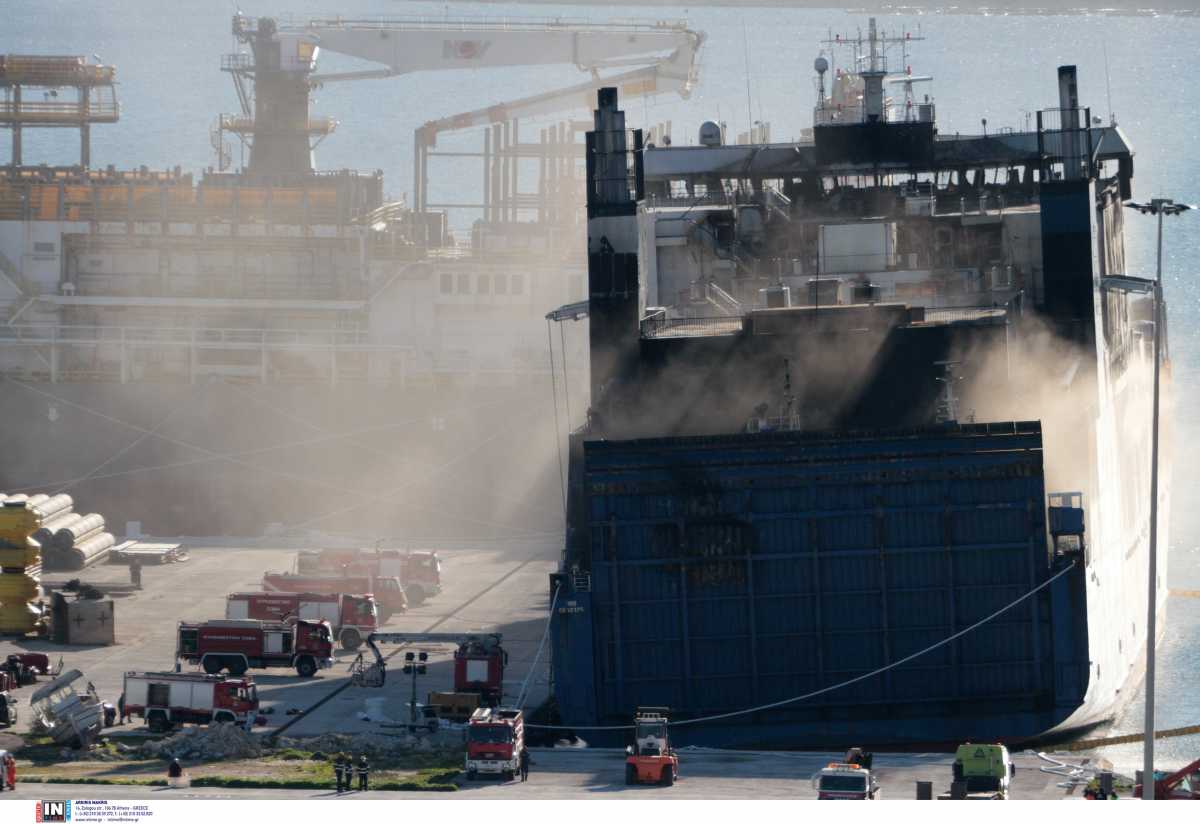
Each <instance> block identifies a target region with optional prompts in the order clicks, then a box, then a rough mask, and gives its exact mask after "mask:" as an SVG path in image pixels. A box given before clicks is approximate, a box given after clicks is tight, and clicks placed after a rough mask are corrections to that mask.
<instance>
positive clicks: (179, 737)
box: [142, 724, 262, 761]
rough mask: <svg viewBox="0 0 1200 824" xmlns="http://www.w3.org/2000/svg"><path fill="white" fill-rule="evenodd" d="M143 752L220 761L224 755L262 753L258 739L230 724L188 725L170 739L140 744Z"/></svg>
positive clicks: (225, 757) (171, 756)
mask: <svg viewBox="0 0 1200 824" xmlns="http://www.w3.org/2000/svg"><path fill="white" fill-rule="evenodd" d="M142 753H143V754H145V755H149V756H153V757H156V758H162V759H171V758H186V759H189V760H192V761H220V760H223V759H227V758H257V757H258V756H260V755H262V745H261V744H260V743H259V740H258V738H257V737H256V736H255V735H254V734H253V733H249V732H246V730H244V729H242V728H241V727H238V726H234V725H233V724H213V725H211V726H208V727H187V728H185V729H183V730H181V731H179V732H178V733H176V734H175V735H172V736H171V737H169V738H164V739H162V740H161V741H150V742H147V743H146V744H143V745H142Z"/></svg>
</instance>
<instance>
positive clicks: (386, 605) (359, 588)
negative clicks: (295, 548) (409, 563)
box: [262, 572, 408, 623]
mask: <svg viewBox="0 0 1200 824" xmlns="http://www.w3.org/2000/svg"><path fill="white" fill-rule="evenodd" d="M262 588H263V589H264V590H266V591H268V592H316V593H320V594H322V595H363V594H366V593H370V594H371V595H373V596H375V605H376V607H378V610H379V619H380V620H381V621H382V622H383V623H387V621H388V620H390V619H391V617H392V616H393V615H397V614H399V613H402V612H404V611H405V610H407V609H408V598H406V597H405V594H404V587H403V586H401V585H400V579H399V578H395V577H377V576H374V575H340V574H339V575H296V574H293V573H291V572H268V573H267V574H266V575H264V576H263V580H262Z"/></svg>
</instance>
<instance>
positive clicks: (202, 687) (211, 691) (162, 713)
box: [125, 672, 258, 732]
mask: <svg viewBox="0 0 1200 824" xmlns="http://www.w3.org/2000/svg"><path fill="white" fill-rule="evenodd" d="M125 711H126V712H128V713H129V715H130V716H134V717H138V718H144V719H145V720H146V723H147V724H148V725H149V726H150V729H151V730H152V731H153V732H166V731H167V730H169V729H171V728H172V727H174V726H176V725H178V724H240V725H241V726H243V727H246V728H249V727H250V726H252V725H253V724H254V722H255V720H256V719H257V718H258V688H257V687H255V685H254V679H252V678H249V677H243V676H235V677H232V678H225V677H222V676H220V675H205V674H204V673H200V672H127V673H125Z"/></svg>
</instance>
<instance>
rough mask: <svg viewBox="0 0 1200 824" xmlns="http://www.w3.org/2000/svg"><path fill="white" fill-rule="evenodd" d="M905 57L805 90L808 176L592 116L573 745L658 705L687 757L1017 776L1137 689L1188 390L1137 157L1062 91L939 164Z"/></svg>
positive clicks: (555, 622)
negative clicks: (1029, 746)
mask: <svg viewBox="0 0 1200 824" xmlns="http://www.w3.org/2000/svg"><path fill="white" fill-rule="evenodd" d="M887 44H888V39H887V38H885V37H884V36H882V35H880V34H878V33H877V32H876V30H875V26H874V22H873V21H872V25H871V28H870V33H869V36H868V37H866V38H865V39H860V40H858V41H857V42H856V43H855V44H854V45H855V47H856V50H857V51H858V52H859V53H858V54H856V56H855V62H854V63H853V64H850V66H851V68H850V70H849V71H848V72H847V73H845V74H841V73H839V74H838V76H837V77H836V79H835V83H834V86H835V87H836V86H837V85H838V84H841V85H842V86H843V87H845V88H844V89H843V91H844V92H846V93H844V94H842V96H841V98H840V99H838V100H835V99H834V97H833V96H832V95H830V94H827V93H826V91H825V87H826V82H825V81H826V76H825V75H826V73H827V72H828V71H829V69H830V65H829V61H828V59H826V58H824V57H822V58H819V59H818V60H817V62H816V64H815V66H814V68H815V69H816V72H817V78H816V80H817V83H816V84H815V85H817V86H818V96H817V103H816V106H815V109H814V123H813V130H812V131H813V133H812V142H811V143H788V144H762V145H724V144H723V142H722V140H721V135H720V130H719V128H717V127H716V126H714V125H712V124H706V126H705V127H703V128H702V131H701V135H700V143H701V145H699V146H690V147H660V146H650V145H643V143H644V141H643V137H642V135H641V134H640V133H639V132H636V131H629V130H627V129H626V127H625V121H624V114H623V112H622V111H621V110H620V108H619V105H618V100H617V92H616V90H608V91H606V92H601V94H600V97H599V107H598V109H597V110H596V111H595V122H594V128H593V130H592V131H591V132H590V133H589V134H588V143H587V147H588V191H587V195H588V263H589V269H588V291H589V311H590V320H591V323H590V359H591V388H592V406H591V410H590V415H589V418H588V421H587V423H586V425H585V426H583V427H582V428H581V429H579V430H577V431H576V432H575V433H573V435H572V438H571V442H570V472H569V481H568V489H569V515H568V528H567V533H566V542H565V551H564V557H563V562H562V565H561V569H560V570H559V571H558V572H557V573H556V574H554V575H553V576H552V577H551V582H550V584H551V589H550V597H551V599H552V604H553V606H552V624H551V626H552V635H551V638H552V651H553V685H554V695H555V699H556V701H555V703H556V710H557V713H558V716H559V719H560V723H561V724H562V725H564V726H566V727H570V728H572V729H574V730H575V731H576V732H577V733H578V734H579V735H580V736H582V737H584V738H586V739H589V740H594V741H600V740H602V739H603V738H604V737H605V736H615V735H617V734H618V733H617V732H615V731H614V730H616V729H617V728H619V727H620V726H621V725H628V724H629V723H630V719H631V718H632V717H633V713H634V711H635V709H636V708H637V707H638V706H644V705H655V706H666V707H670V708H671V710H672V719H673V722H674V723H678V724H679V726H678V728H677V731H676V738H677V740H679V741H681V742H684V743H693V744H707V745H718V746H740V747H821V746H845V745H846V744H847V742H851V743H860V742H869V743H872V744H876V745H879V744H897V745H903V744H932V743H936V742H961V741H964V740H980V739H986V740H1004V741H1019V740H1028V739H1032V738H1036V737H1039V736H1046V735H1055V734H1065V733H1068V732H1070V731H1072V730H1077V729H1080V728H1084V727H1087V726H1089V725H1093V724H1096V723H1098V722H1101V721H1103V720H1105V719H1108V718H1110V717H1112V715H1113V714H1114V713H1115V712H1116V711H1117V710H1118V709H1119V708H1120V707H1121V706H1122V702H1123V701H1124V700H1125V699H1127V698H1128V697H1129V695H1130V693H1131V691H1132V690H1133V689H1135V688H1136V686H1137V683H1138V681H1139V679H1140V678H1141V675H1142V654H1143V652H1144V649H1145V645H1146V640H1147V639H1146V624H1145V616H1146V614H1147V606H1148V605H1147V602H1146V599H1147V584H1146V569H1147V562H1148V542H1149V521H1150V517H1151V516H1150V513H1151V507H1150V500H1149V498H1150V493H1149V489H1150V458H1149V456H1150V448H1149V447H1150V436H1151V433H1150V429H1151V397H1152V396H1151V387H1152V386H1153V383H1152V375H1153V371H1154V369H1153V365H1154V354H1153V353H1154V346H1153V343H1154V337H1155V335H1159V336H1162V338H1161V340H1163V341H1164V343H1163V346H1162V355H1161V357H1162V361H1161V363H1162V366H1163V369H1162V372H1163V374H1164V376H1166V377H1165V378H1164V384H1165V385H1166V387H1167V388H1166V389H1165V390H1164V392H1169V376H1170V363H1169V359H1168V356H1167V348H1166V346H1165V334H1166V328H1165V317H1166V315H1165V309H1163V310H1162V311H1156V309H1155V306H1156V300H1155V297H1154V291H1153V281H1152V280H1150V279H1147V278H1146V277H1142V276H1139V275H1138V274H1136V273H1130V272H1128V271H1127V270H1126V265H1125V259H1124V248H1123V243H1124V241H1123V224H1122V214H1123V212H1122V206H1123V203H1124V202H1125V201H1127V200H1128V199H1129V198H1130V197H1131V194H1132V193H1131V186H1132V178H1133V152H1132V149H1131V147H1130V144H1129V142H1128V140H1127V139H1126V137H1125V135H1124V134H1123V133H1122V131H1121V130H1120V128H1118V127H1117V126H1116V125H1115V123H1113V124H1101V123H1099V122H1098V121H1094V120H1093V119H1092V116H1091V112H1090V110H1088V109H1087V108H1082V107H1081V106H1080V103H1079V96H1078V86H1077V77H1076V70H1075V68H1074V67H1073V66H1063V67H1061V68H1060V69H1059V72H1058V91H1059V99H1058V106H1057V107H1054V108H1049V109H1044V110H1042V111H1040V112H1039V113H1038V115H1037V120H1036V124H1037V125H1036V129H1031V130H1029V131H1025V132H1020V131H1013V130H1007V131H1003V132H999V133H992V134H980V135H970V136H969V135H954V136H944V135H940V134H939V133H938V129H937V119H936V109H935V104H934V102H933V101H932V100H929V99H928V98H927V97H923V96H918V95H916V94H915V93H914V92H913V86H914V82H916V78H913V77H912V76H911V75H908V74H903V73H901V74H897V75H889V73H888V71H887V67H886V60H885V55H886V48H885V47H886V46H887ZM889 88H890V89H891V90H892V94H888V93H887V92H886V91H885V90H887V89H889ZM646 142H647V143H648V141H646ZM1164 408H1169V404H1164ZM1162 431H1163V435H1162V437H1163V438H1164V441H1165V442H1166V443H1167V444H1169V441H1170V426H1169V423H1167V424H1164V426H1163V430H1162ZM1161 454H1162V465H1161V467H1160V486H1159V505H1158V518H1159V524H1158V540H1159V541H1160V544H1159V545H1160V546H1164V545H1166V535H1167V524H1168V521H1169V517H1168V512H1169V508H1168V502H1169V497H1170V494H1169V491H1170V467H1169V460H1170V454H1171V450H1170V448H1169V446H1167V447H1164V448H1163V449H1162V452H1161ZM1159 557H1160V562H1159V563H1160V566H1159V567H1158V576H1159V577H1158V590H1157V596H1156V597H1157V601H1156V604H1157V606H1156V609H1157V610H1158V612H1159V613H1160V614H1161V613H1162V611H1163V610H1164V607H1165V597H1166V591H1165V588H1164V585H1163V581H1164V580H1165V577H1166V572H1165V570H1164V569H1163V567H1162V566H1161V563H1162V562H1161V558H1162V553H1160V554H1159ZM1158 626H1159V627H1160V628H1161V627H1162V626H1163V624H1162V621H1161V619H1160V620H1159V622H1158Z"/></svg>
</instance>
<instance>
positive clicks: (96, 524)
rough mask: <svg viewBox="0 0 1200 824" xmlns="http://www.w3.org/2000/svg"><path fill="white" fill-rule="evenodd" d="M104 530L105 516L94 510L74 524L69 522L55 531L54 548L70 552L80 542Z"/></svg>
mask: <svg viewBox="0 0 1200 824" xmlns="http://www.w3.org/2000/svg"><path fill="white" fill-rule="evenodd" d="M103 531H104V516H103V515H100V514H98V513H95V512H93V513H92V514H91V515H84V516H83V517H82V518H80V519H79V520H78V521H76V522H75V523H73V524H68V525H67V526H65V527H62V528H61V529H57V530H55V532H54V548H55V550H57V551H58V552H63V553H66V552H70V551H71V550H72V549H74V548H75V547H76V546H77V545H78V544H79V543H81V542H83V541H85V540H87V539H88V538H90V537H92V536H93V535H96V534H98V533H100V532H103Z"/></svg>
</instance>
